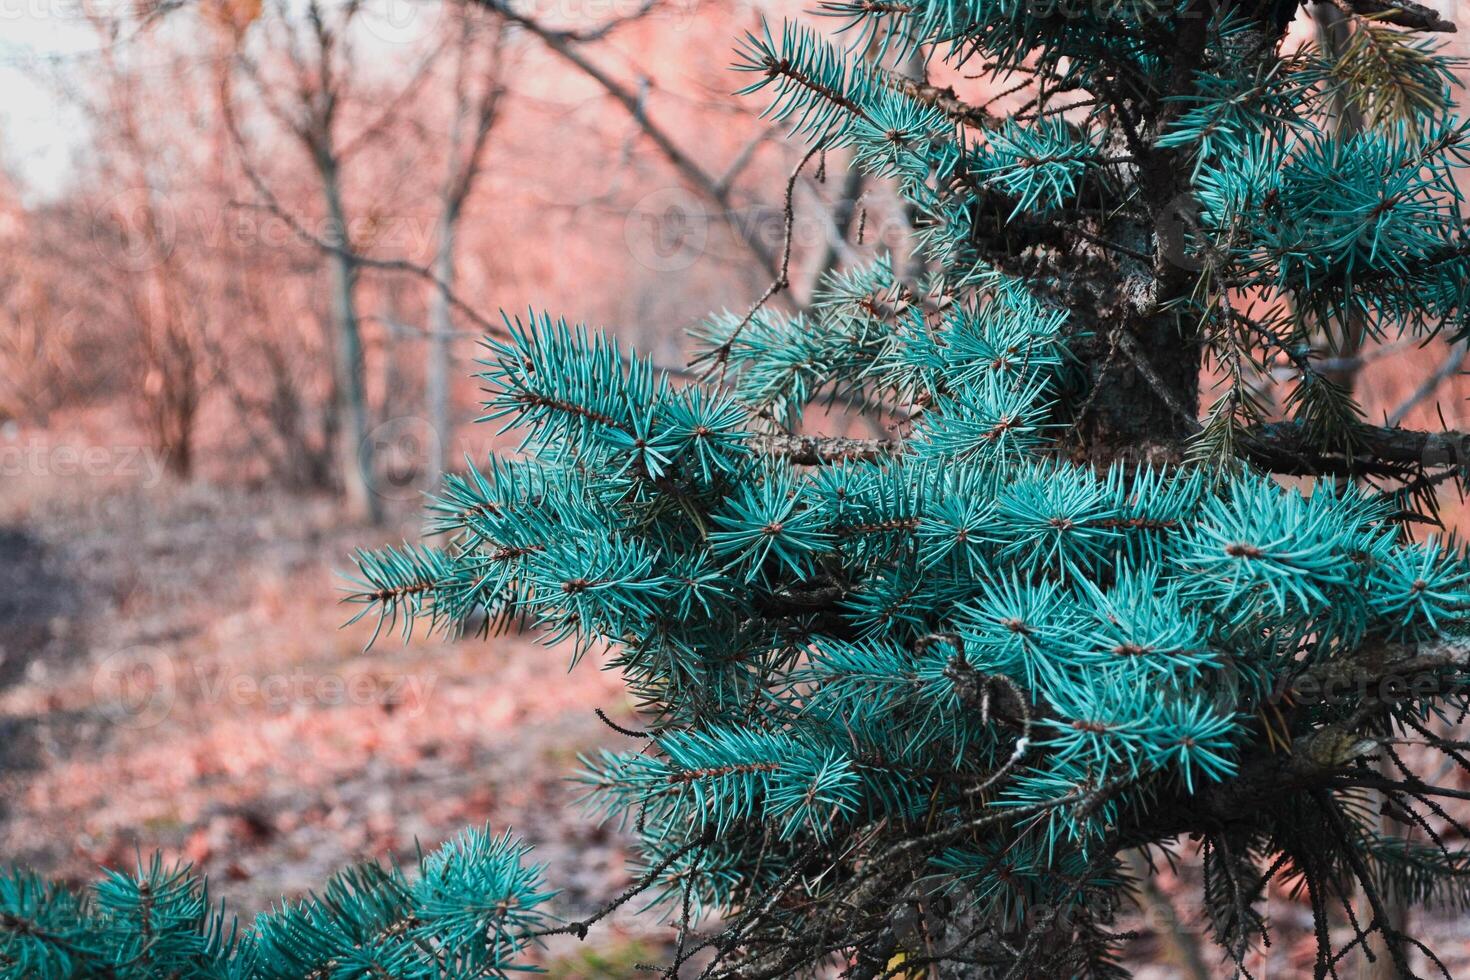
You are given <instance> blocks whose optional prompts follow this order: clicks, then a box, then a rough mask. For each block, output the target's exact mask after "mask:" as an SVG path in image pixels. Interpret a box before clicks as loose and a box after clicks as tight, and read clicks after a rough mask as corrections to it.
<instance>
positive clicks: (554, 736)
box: [0, 472, 1470, 980]
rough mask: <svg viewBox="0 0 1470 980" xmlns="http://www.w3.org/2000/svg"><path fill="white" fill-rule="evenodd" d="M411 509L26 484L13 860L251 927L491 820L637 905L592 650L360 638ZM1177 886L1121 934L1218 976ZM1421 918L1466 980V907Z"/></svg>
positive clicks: (625, 715) (654, 947)
mask: <svg viewBox="0 0 1470 980" xmlns="http://www.w3.org/2000/svg"><path fill="white" fill-rule="evenodd" d="M412 507H413V505H412V504H404V505H402V506H401V507H400V509H399V510H398V511H397V512H396V513H395V514H394V515H393V516H392V520H391V524H390V526H389V527H387V528H363V527H358V526H350V525H348V526H344V525H342V524H341V522H340V521H339V520H338V519H337V516H336V515H337V514H338V513H339V508H338V506H337V505H336V504H335V503H334V502H333V501H332V500H329V499H326V498H322V497H301V496H290V495H285V494H281V493H277V492H270V493H267V492H251V491H247V490H222V489H218V488H214V487H209V486H206V485H203V484H191V485H180V484H177V483H173V482H170V481H168V480H158V481H146V480H145V481H139V480H137V479H135V478H133V477H130V476H128V475H120V474H116V473H106V474H92V475H89V476H82V475H72V476H68V477H67V478H65V479H62V478H58V476H57V474H56V473H24V472H22V473H19V474H7V476H6V477H5V479H4V480H0V859H3V861H4V862H6V863H16V864H21V865H26V866H29V867H31V868H34V869H36V870H38V871H41V872H44V873H46V874H49V875H53V876H57V877H60V878H63V879H65V880H69V881H75V882H83V881H87V880H91V879H92V878H93V877H94V876H95V874H96V871H97V868H98V866H99V865H107V866H114V867H126V866H129V865H131V864H132V862H133V861H135V859H136V854H137V853H138V852H140V851H141V852H142V853H144V854H147V853H148V852H150V851H152V850H154V849H161V850H162V851H163V852H164V853H165V854H166V855H168V856H170V857H172V858H178V859H184V860H188V861H191V862H193V863H194V864H195V865H196V866H198V867H199V868H200V869H202V870H203V871H204V872H205V873H207V874H208V875H209V879H210V888H211V893H212V895H213V896H215V897H219V898H223V899H225V900H226V902H227V903H228V906H229V907H230V908H231V909H233V910H235V911H236V912H237V913H240V914H242V915H243V916H245V917H247V918H248V917H249V916H251V915H253V914H254V913H256V912H258V911H260V910H262V909H265V908H267V907H269V906H270V905H271V904H272V903H273V902H275V901H277V900H278V899H279V898H280V897H281V896H293V895H300V894H301V893H303V892H305V891H306V890H307V889H310V888H314V887H319V886H320V885H321V883H322V882H324V881H325V879H326V877H327V876H328V875H329V874H330V873H331V872H332V871H333V870H335V869H337V868H339V867H341V866H343V865H345V864H348V863H350V862H352V861H354V860H358V859H362V858H383V857H394V858H397V859H399V860H402V861H405V862H409V863H411V862H412V860H413V855H414V852H415V847H416V843H418V844H422V845H423V846H424V847H425V848H430V847H433V846H435V845H437V844H438V843H439V842H441V841H443V840H444V839H446V838H447V837H449V836H451V835H452V834H453V833H455V832H456V831H457V830H459V829H460V828H462V827H464V826H466V825H476V824H480V825H483V824H486V823H488V824H489V825H491V826H492V827H493V828H494V829H495V830H496V831H499V830H503V829H507V828H509V829H513V830H514V831H515V832H516V833H517V834H519V835H520V836H522V837H524V838H525V839H526V840H528V841H529V842H530V843H532V844H534V845H535V847H536V850H535V854H534V859H535V860H537V861H541V862H545V863H546V864H548V865H549V868H548V872H547V878H548V880H549V881H551V882H552V883H554V885H555V886H556V887H559V888H561V889H562V895H561V897H560V898H559V899H558V904H559V910H560V911H561V912H563V913H565V914H571V915H578V914H584V913H585V912H586V911H590V910H591V909H592V908H594V907H596V906H597V905H598V904H600V903H601V902H603V901H605V900H606V899H607V898H608V897H610V896H612V895H615V894H617V893H618V892H619V891H620V890H621V889H622V888H624V887H625V886H626V884H627V883H628V881H629V876H628V874H627V872H626V870H625V864H626V860H627V857H628V854H627V850H626V842H627V841H626V838H625V837H624V836H623V835H622V834H621V833H620V832H619V831H618V830H617V828H615V827H607V826H602V825H599V823H598V822H597V821H596V819H595V818H594V817H592V816H591V815H589V814H588V813H586V812H585V811H583V810H582V809H581V808H579V807H577V806H576V805H575V800H576V798H577V796H578V790H577V786H576V785H575V784H573V783H571V782H570V781H569V780H568V779H567V776H568V775H569V774H570V773H571V772H573V771H574V770H575V768H576V758H577V755H578V753H581V752H587V751H595V750H596V749H598V748H600V747H603V746H619V745H620V744H621V745H622V746H626V745H627V743H628V740H627V739H626V738H625V737H624V736H621V735H618V734H617V733H615V732H613V731H612V730H611V729H609V728H608V727H606V726H604V725H603V724H602V723H601V722H599V721H598V719H597V718H596V716H595V715H594V711H593V709H594V708H602V709H604V710H605V711H607V712H608V713H609V715H610V716H611V717H613V718H614V719H616V720H620V721H623V722H627V723H630V724H636V722H634V721H633V719H632V715H631V712H630V710H629V705H628V701H627V698H626V696H625V694H624V692H623V688H622V685H621V683H620V681H619V678H618V677H617V675H616V674H615V673H611V672H607V671H604V670H602V669H600V668H601V666H602V664H601V663H600V662H599V660H598V658H597V657H595V656H589V657H587V658H585V659H584V660H583V661H582V662H581V663H579V664H578V665H577V666H576V667H575V668H572V669H570V670H569V669H568V665H569V659H570V658H569V653H568V651H567V650H565V649H556V648H547V647H545V646H543V645H541V644H540V643H539V642H538V640H537V638H536V637H535V636H532V635H515V634H511V635H506V636H500V637H495V638H491V639H489V640H488V641H485V640H477V639H471V640H466V641H461V642H457V643H446V642H444V641H442V640H439V639H431V640H425V639H422V638H419V637H415V638H413V639H411V640H410V641H409V642H407V643H405V642H403V641H402V640H401V639H400V638H399V637H398V636H397V635H387V634H385V635H384V636H383V637H382V638H380V639H379V641H378V643H377V644H376V645H374V646H373V647H372V648H371V649H369V650H365V649H364V645H365V644H366V642H367V640H368V638H369V637H370V635H371V633H372V627H371V624H369V623H366V622H362V623H358V624H357V625H355V626H352V627H348V628H342V624H343V623H344V622H345V621H346V620H347V619H348V618H349V617H350V615H351V612H352V609H351V607H348V606H343V605H341V604H340V602H339V600H340V598H341V595H342V589H343V587H344V586H345V584H346V582H345V580H344V579H343V578H342V577H341V572H342V571H343V570H344V569H347V568H348V567H349V562H348V557H349V555H350V554H351V552H352V549H354V548H356V547H373V546H378V545H381V544H383V543H385V542H390V541H397V540H399V539H403V538H407V539H410V540H411V539H414V538H417V537H418V535H419V531H420V516H419V514H418V513H416V512H415V511H414V510H412ZM1187 874H1188V872H1186V875H1187ZM1163 884H1164V885H1165V892H1164V893H1162V894H1161V895H1159V896H1155V900H1154V904H1153V906H1152V908H1151V910H1150V912H1149V913H1148V914H1147V915H1130V916H1128V917H1127V918H1126V920H1125V921H1124V922H1123V923H1121V924H1120V925H1121V927H1122V928H1124V929H1131V928H1137V929H1140V930H1141V938H1140V940H1139V941H1138V942H1137V943H1135V944H1134V945H1133V947H1132V948H1131V950H1130V960H1132V961H1133V962H1134V963H1135V964H1137V965H1138V966H1139V972H1138V976H1139V977H1141V978H1144V980H1164V978H1171V977H1191V978H1192V977H1202V976H1206V975H1208V974H1209V973H1210V972H1213V965H1214V964H1215V963H1216V962H1217V960H1216V957H1215V955H1214V953H1213V951H1212V950H1210V949H1209V948H1206V949H1205V950H1204V956H1205V960H1206V962H1207V963H1208V964H1210V965H1211V966H1210V969H1207V970H1206V972H1205V973H1200V972H1198V971H1196V970H1191V969H1188V968H1186V967H1185V966H1184V965H1182V964H1183V962H1184V961H1183V958H1182V957H1181V956H1180V953H1179V950H1180V948H1181V947H1180V946H1179V940H1178V938H1177V937H1176V936H1175V933H1176V932H1177V933H1179V934H1182V935H1183V936H1184V937H1185V939H1184V941H1185V942H1186V943H1191V942H1193V939H1191V937H1194V936H1197V935H1198V934H1199V933H1201V932H1202V931H1203V930H1202V927H1201V924H1200V922H1199V918H1198V915H1197V914H1194V913H1191V912H1190V910H1189V909H1188V908H1187V907H1186V906H1185V905H1184V904H1183V903H1182V902H1179V901H1175V900H1171V899H1169V898H1168V894H1167V893H1168V892H1169V891H1173V890H1174V888H1173V887H1172V886H1171V880H1170V879H1166V880H1165V881H1164V882H1163ZM1185 891H1188V892H1192V891H1193V889H1187V890H1185ZM638 907H639V903H637V902H634V903H632V904H631V905H630V906H629V907H626V908H625V909H624V910H623V911H622V912H620V913H619V914H617V915H615V916H613V917H612V919H611V920H610V921H609V922H607V923H605V924H604V926H603V927H600V928H599V930H596V931H595V932H594V936H593V938H592V939H590V940H589V941H588V942H587V943H586V944H584V945H578V944H576V943H575V942H574V941H572V940H570V939H568V940H566V941H565V942H558V943H557V944H556V945H554V946H553V947H552V948H550V949H549V950H548V951H547V952H546V955H545V961H546V965H547V966H548V968H549V971H550V973H551V976H553V977H558V978H564V980H572V978H596V977H628V976H634V975H636V974H637V970H636V964H637V963H639V962H644V961H652V962H658V961H660V960H661V959H662V958H663V957H662V954H663V953H665V952H666V949H667V946H668V943H669V941H670V939H671V937H672V928H671V927H670V926H668V925H667V924H661V923H660V922H658V921H657V919H656V918H655V917H652V916H641V917H636V918H635V916H634V915H633V913H634V912H635V911H636V910H637V908H638ZM1272 914H1273V918H1275V919H1276V921H1277V923H1278V924H1279V925H1284V926H1285V931H1284V933H1283V934H1282V935H1281V936H1279V937H1278V939H1277V941H1276V943H1275V945H1274V946H1273V949H1272V950H1270V951H1267V952H1266V953H1265V954H1264V955H1265V956H1266V957H1268V958H1267V959H1264V960H1260V961H1258V962H1256V963H1255V964H1253V972H1254V973H1255V975H1256V976H1257V977H1261V978H1271V977H1296V976H1303V975H1309V974H1310V957H1311V952H1310V950H1311V923H1310V917H1309V916H1308V915H1307V913H1306V909H1305V907H1304V906H1301V905H1299V904H1298V903H1295V902H1293V901H1290V900H1288V899H1285V898H1281V899H1279V900H1273V903H1272ZM1176 916H1177V917H1178V918H1180V919H1182V923H1183V924H1182V926H1181V928H1180V929H1179V930H1174V929H1171V928H1169V926H1168V921H1169V919H1170V918H1171V917H1176ZM1343 928H1344V929H1345V928H1346V925H1345V924H1344V925H1343ZM1418 934H1419V935H1420V936H1421V938H1424V939H1425V940H1426V941H1427V942H1429V944H1430V945H1431V946H1433V947H1435V948H1436V950H1437V951H1438V952H1439V953H1440V954H1441V955H1443V956H1445V958H1446V962H1447V963H1448V964H1449V967H1450V970H1451V973H1452V975H1453V976H1470V946H1467V942H1466V938H1465V936H1466V931H1465V928H1464V926H1463V924H1462V923H1459V922H1457V921H1456V920H1455V919H1454V918H1453V917H1436V918H1433V919H1429V920H1427V921H1423V922H1422V923H1421V924H1420V925H1419V926H1418ZM1171 937H1174V938H1171ZM1174 963H1179V964H1180V965H1177V966H1176V965H1173V964H1174ZM1222 967H1223V964H1222ZM1217 975H1228V971H1225V972H1219V973H1218V974H1217Z"/></svg>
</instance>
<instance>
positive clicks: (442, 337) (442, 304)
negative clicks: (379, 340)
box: [424, 201, 459, 489]
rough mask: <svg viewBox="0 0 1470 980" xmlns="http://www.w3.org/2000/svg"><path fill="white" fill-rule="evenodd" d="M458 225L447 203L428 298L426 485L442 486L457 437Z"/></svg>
mask: <svg viewBox="0 0 1470 980" xmlns="http://www.w3.org/2000/svg"><path fill="white" fill-rule="evenodd" d="M458 226H459V206H458V204H457V203H455V202H453V201H445V203H444V210H443V213H442V214H441V216H440V219H439V241H438V250H437V252H436V253H435V256H434V274H435V275H436V276H438V278H439V284H438V285H436V286H435V287H434V288H433V292H432V294H431V295H430V297H429V337H428V345H427V360H426V361H425V363H424V406H425V410H426V411H427V412H428V415H429V428H430V429H431V430H432V431H433V433H434V437H435V440H436V442H435V444H434V445H432V446H430V447H429V458H428V459H427V460H426V461H425V463H426V465H427V467H428V474H427V475H428V482H427V485H428V486H429V487H430V488H431V489H432V488H437V487H438V486H439V479H440V477H441V476H442V475H443V473H444V468H445V466H446V464H447V457H448V449H449V444H450V441H451V440H452V438H453V435H454V423H453V421H452V420H451V419H450V404H449V389H450V371H451V370H452V364H451V349H450V345H451V344H452V343H453V334H454V318H453V317H452V316H451V315H450V310H449V305H450V304H449V292H450V290H452V289H453V288H454V243H455V234H456V232H457V230H458Z"/></svg>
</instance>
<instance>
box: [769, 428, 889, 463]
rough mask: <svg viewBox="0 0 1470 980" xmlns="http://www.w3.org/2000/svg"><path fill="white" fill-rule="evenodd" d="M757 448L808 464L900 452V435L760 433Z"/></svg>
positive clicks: (851, 459)
mask: <svg viewBox="0 0 1470 980" xmlns="http://www.w3.org/2000/svg"><path fill="white" fill-rule="evenodd" d="M750 446H751V448H753V449H754V450H755V451H756V452H759V453H762V454H764V455H767V456H776V457H778V458H780V459H784V460H787V461H788V462H792V463H798V464H801V465H804V466H822V465H824V464H827V463H845V462H852V461H854V460H876V459H883V458H884V457H886V456H892V455H894V454H896V453H897V452H898V451H899V449H900V447H901V446H902V443H901V442H900V441H899V440H897V439H846V438H842V437H838V436H786V435H760V436H756V437H755V438H753V439H752V440H751V441H750Z"/></svg>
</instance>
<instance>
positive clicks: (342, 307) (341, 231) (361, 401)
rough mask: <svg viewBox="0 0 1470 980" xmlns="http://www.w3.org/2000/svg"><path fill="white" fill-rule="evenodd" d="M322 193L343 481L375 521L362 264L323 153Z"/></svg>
mask: <svg viewBox="0 0 1470 980" xmlns="http://www.w3.org/2000/svg"><path fill="white" fill-rule="evenodd" d="M317 168H318V171H319V172H320V174H321V180H322V193H323V195H324V197H325V198H326V204H327V221H328V230H327V240H328V241H329V242H331V243H332V244H333V245H334V246H336V247H337V248H336V250H334V251H332V252H331V253H330V255H329V256H328V267H329V270H330V274H331V289H332V317H333V321H334V324H335V326H336V328H337V359H336V369H337V395H338V399H339V404H340V406H341V415H342V422H343V425H342V429H341V434H340V440H339V443H338V446H339V454H340V459H341V468H342V485H343V488H344V489H345V490H346V493H347V502H348V506H349V507H350V508H351V510H352V513H353V516H355V517H357V518H359V519H361V520H365V521H367V522H368V523H370V524H380V523H382V520H383V508H382V502H381V501H380V500H379V499H378V495H377V493H375V492H374V490H373V447H372V444H371V442H370V441H369V439H368V411H367V392H366V390H365V389H366V385H365V383H364V378H363V356H362V331H361V325H360V322H359V319H358V314H357V268H356V266H355V264H354V263H353V261H352V257H351V254H350V249H351V243H350V241H349V239H348V237H347V218H346V211H345V209H344V207H343V205H342V188H341V182H340V180H339V179H338V174H337V166H336V161H335V160H334V159H332V158H331V157H330V156H328V155H326V154H320V155H318V159H317Z"/></svg>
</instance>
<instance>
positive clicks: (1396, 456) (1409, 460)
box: [1243, 422, 1470, 476]
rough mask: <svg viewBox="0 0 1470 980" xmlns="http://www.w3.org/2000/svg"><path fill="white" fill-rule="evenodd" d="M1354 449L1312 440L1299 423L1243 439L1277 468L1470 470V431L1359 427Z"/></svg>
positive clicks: (1259, 459) (1254, 456) (1249, 452)
mask: <svg viewBox="0 0 1470 980" xmlns="http://www.w3.org/2000/svg"><path fill="white" fill-rule="evenodd" d="M1353 437H1354V440H1355V449H1354V450H1353V452H1352V453H1351V454H1348V453H1344V452H1342V451H1331V450H1323V449H1322V448H1321V447H1320V446H1317V445H1313V443H1312V441H1311V440H1310V439H1309V438H1308V434H1307V432H1306V431H1305V430H1304V429H1303V428H1302V426H1300V425H1298V424H1297V423H1295V422H1275V423H1272V424H1270V425H1265V426H1262V427H1260V428H1259V429H1256V430H1253V431H1252V432H1250V433H1249V434H1248V435H1247V436H1246V438H1245V439H1244V440H1243V443H1244V446H1245V450H1246V456H1247V458H1249V459H1250V461H1251V462H1253V463H1255V464H1256V465H1258V466H1261V467H1262V468H1264V469H1266V470H1269V471H1270V472H1272V473H1285V474H1293V475H1298V476H1301V475H1309V474H1314V473H1322V472H1338V471H1340V470H1342V469H1343V468H1344V467H1345V468H1346V470H1347V471H1348V472H1351V473H1363V474H1384V473H1391V472H1395V471H1397V472H1402V471H1405V470H1419V469H1465V468H1466V467H1467V466H1470V433H1467V432H1453V431H1451V432H1420V431H1416V430H1413V429H1389V428H1380V427H1377V426H1360V427H1358V428H1357V429H1355V430H1354V432H1353Z"/></svg>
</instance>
